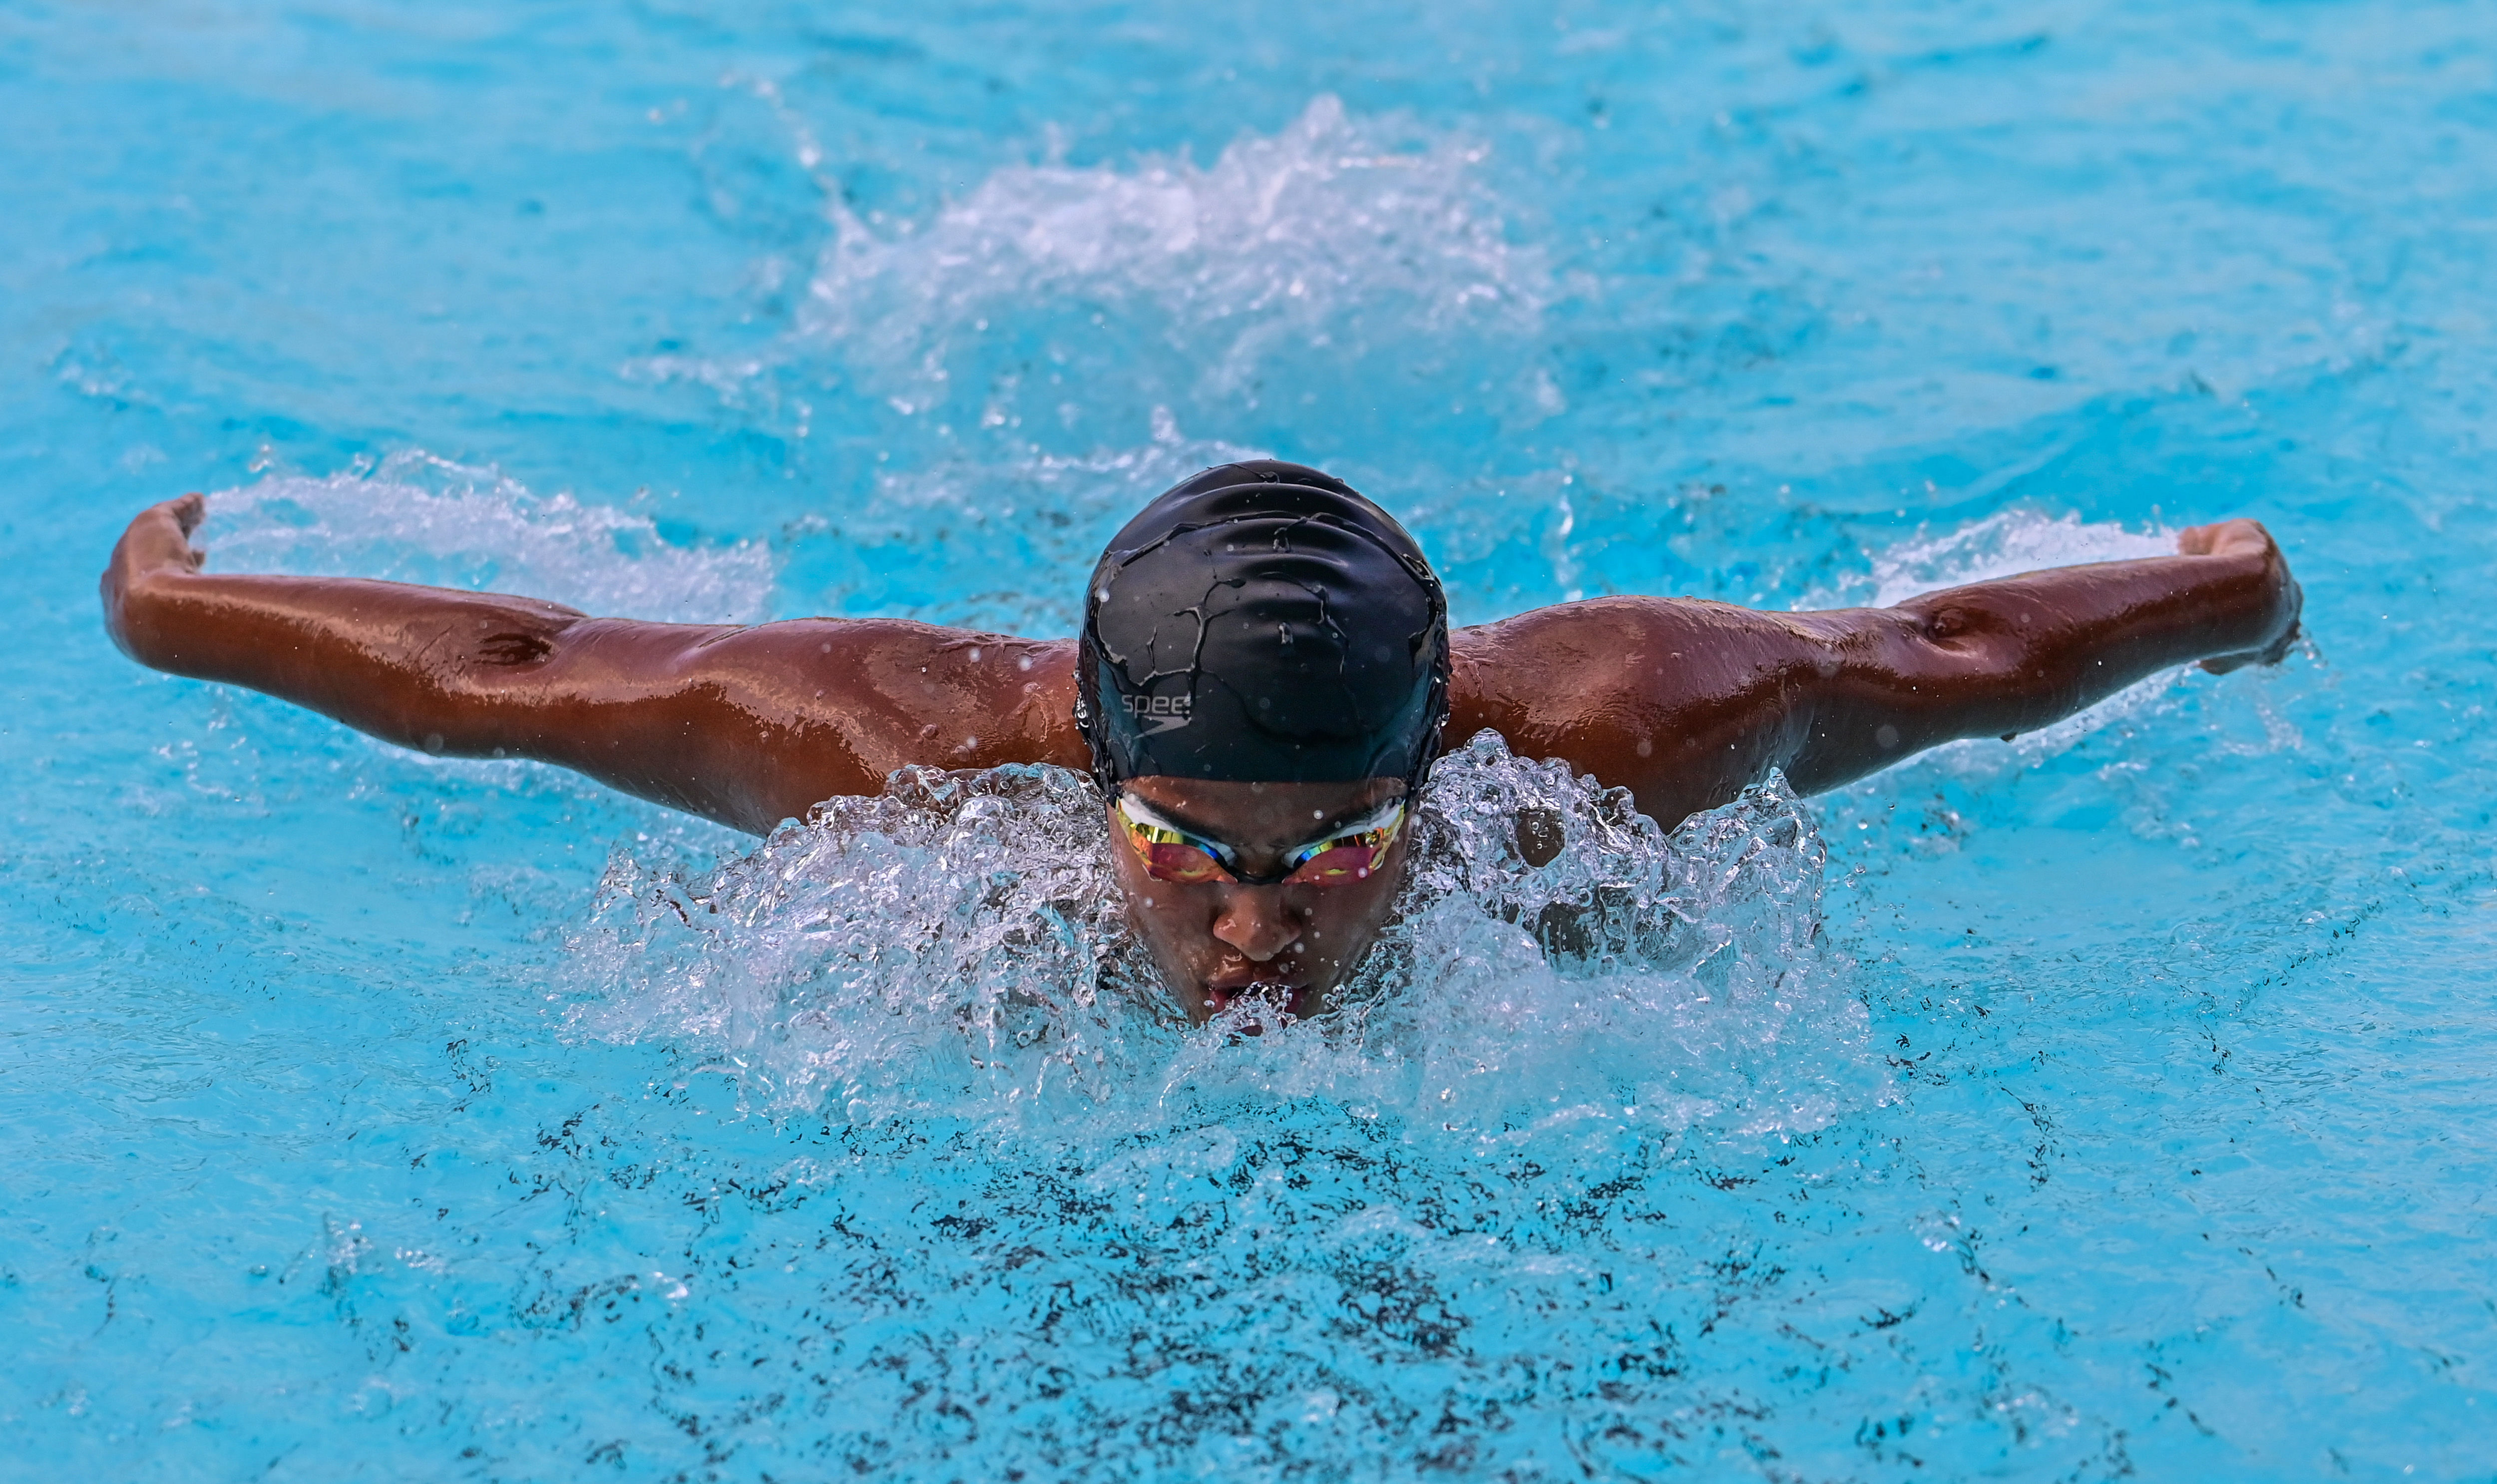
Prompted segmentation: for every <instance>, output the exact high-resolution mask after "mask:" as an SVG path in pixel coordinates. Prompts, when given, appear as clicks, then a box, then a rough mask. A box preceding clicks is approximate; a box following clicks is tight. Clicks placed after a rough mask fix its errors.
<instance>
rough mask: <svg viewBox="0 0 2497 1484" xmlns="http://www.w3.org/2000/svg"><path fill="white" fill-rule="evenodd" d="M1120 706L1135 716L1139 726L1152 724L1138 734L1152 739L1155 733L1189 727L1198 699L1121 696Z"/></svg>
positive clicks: (1188, 696) (1189, 697)
mask: <svg viewBox="0 0 2497 1484" xmlns="http://www.w3.org/2000/svg"><path fill="white" fill-rule="evenodd" d="M1119 704H1120V705H1121V706H1122V707H1124V708H1126V710H1127V713H1128V714H1129V715H1131V716H1134V717H1135V718H1136V721H1137V723H1138V724H1139V725H1143V724H1144V723H1147V722H1150V723H1151V725H1149V726H1145V728H1144V730H1143V731H1142V732H1141V733H1139V734H1137V735H1139V736H1142V737H1151V736H1153V735H1154V733H1155V732H1168V731H1171V730H1172V729H1174V728H1177V727H1184V726H1185V725H1187V719H1188V716H1189V714H1190V713H1191V712H1193V711H1194V710H1195V709H1196V697H1195V696H1194V695H1192V694H1191V695H1185V696H1121V697H1120V698H1119Z"/></svg>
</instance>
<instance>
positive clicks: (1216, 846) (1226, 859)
mask: <svg viewBox="0 0 2497 1484" xmlns="http://www.w3.org/2000/svg"><path fill="white" fill-rule="evenodd" d="M1119 821H1120V823H1121V824H1122V825H1123V826H1125V828H1126V832H1127V840H1128V843H1130V844H1132V845H1134V846H1135V847H1136V858H1137V859H1138V860H1140V861H1142V862H1143V863H1144V867H1145V874H1147V875H1149V876H1151V877H1153V878H1154V880H1156V881H1171V882H1177V883H1179V884H1181V885H1184V886H1204V885H1209V884H1217V883H1219V884H1227V885H1232V886H1350V885H1351V884H1353V883H1354V882H1356V881H1365V880H1368V879H1369V877H1370V873H1371V872H1372V871H1374V870H1376V869H1377V868H1378V867H1379V863H1380V861H1381V860H1382V859H1383V858H1384V857H1385V856H1386V854H1387V847H1388V846H1389V845H1391V844H1394V843H1395V841H1396V836H1397V833H1398V832H1399V831H1401V830H1403V829H1404V828H1405V801H1404V800H1403V799H1401V798H1399V799H1390V800H1389V801H1387V802H1386V803H1385V804H1382V805H1379V806H1378V807H1376V808H1375V809H1372V810H1371V811H1370V812H1369V813H1367V814H1364V815H1362V816H1361V817H1359V818H1357V819H1352V820H1348V821H1346V822H1344V823H1343V824H1341V825H1338V826H1336V827H1335V829H1334V830H1333V831H1331V832H1329V833H1328V834H1327V835H1326V836H1325V837H1322V838H1319V839H1313V840H1312V841H1310V842H1309V843H1308V844H1306V845H1299V846H1295V847H1293V848H1292V849H1290V850H1286V851H1284V852H1283V864H1282V868H1280V869H1279V870H1276V871H1274V872H1272V873H1270V874H1266V875H1250V874H1249V872H1247V871H1245V870H1242V869H1241V868H1240V852H1239V851H1238V850H1237V849H1235V848H1234V847H1232V846H1230V845H1226V844H1224V843H1223V842H1222V841H1220V840H1218V839H1210V838H1208V837H1205V836H1202V835H1199V834H1197V833H1196V832H1195V831H1193V830H1188V829H1185V828H1183V827H1181V826H1180V825H1178V824H1175V823H1173V822H1172V821H1170V820H1168V819H1165V818H1163V817H1162V816H1161V815H1159V814H1157V813H1155V812H1154V810H1153V809H1152V808H1151V807H1150V806H1148V805H1145V804H1144V803H1142V802H1141V801H1139V800H1138V799H1137V798H1136V797H1135V796H1134V795H1133V794H1129V793H1126V792H1123V791H1122V792H1121V793H1120V795H1119Z"/></svg>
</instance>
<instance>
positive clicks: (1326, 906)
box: [1110, 777, 1412, 1025]
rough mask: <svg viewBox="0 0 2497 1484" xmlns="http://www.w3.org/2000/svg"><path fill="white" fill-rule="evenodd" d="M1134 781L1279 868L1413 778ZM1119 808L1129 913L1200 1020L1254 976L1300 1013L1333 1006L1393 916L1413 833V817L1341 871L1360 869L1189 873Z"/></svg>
mask: <svg viewBox="0 0 2497 1484" xmlns="http://www.w3.org/2000/svg"><path fill="white" fill-rule="evenodd" d="M1126 789H1127V792H1128V794H1130V795H1131V796H1133V797H1134V798H1135V799H1137V800H1139V801H1140V802H1142V803H1143V804H1144V805H1147V807H1148V808H1150V809H1151V810H1152V811H1153V812H1154V813H1156V814H1158V815H1160V816H1163V817H1164V818H1166V819H1168V820H1169V821H1170V822H1171V823H1173V824H1175V825H1178V826H1179V827H1181V828H1182V829H1185V830H1186V831H1188V832H1189V833H1191V834H1194V835H1198V836H1204V837H1211V838H1213V839H1217V840H1220V841H1222V842H1223V843H1225V844H1227V845H1229V846H1231V847H1232V848H1233V849H1235V850H1236V851H1238V853H1239V858H1240V859H1239V863H1238V864H1239V866H1240V868H1241V870H1242V872H1243V873H1245V874H1248V875H1251V876H1271V875H1273V874H1275V873H1276V872H1278V871H1279V870H1280V869H1281V868H1282V866H1283V858H1284V855H1285V853H1286V852H1289V851H1292V850H1294V849H1296V848H1298V847H1301V846H1305V845H1308V844H1311V843H1312V842H1313V841H1315V840H1318V839H1320V838H1321V837H1326V836H1327V835H1328V834H1329V833H1330V832H1331V831H1334V830H1337V829H1338V828H1340V827H1342V826H1343V825H1346V824H1352V823H1357V822H1359V821H1360V820H1361V819H1362V817H1363V816H1364V815H1367V814H1369V813H1371V812H1372V811H1373V810H1375V809H1376V808H1378V806H1379V805H1383V804H1386V803H1388V802H1389V801H1391V800H1394V799H1396V798H1398V797H1400V796H1402V795H1403V793H1404V792H1405V785H1404V783H1403V782H1402V781H1401V780H1399V779H1395V778H1369V779H1365V780H1362V781H1360V782H1354V783H1238V782H1230V781H1217V780H1213V779H1206V778H1165V777H1149V778H1131V779H1129V780H1128V782H1127V785H1126ZM1110 809H1111V813H1110V825H1111V829H1110V859H1111V866H1112V868H1113V869H1114V870H1115V871H1117V872H1118V878H1119V887H1120V890H1121V891H1122V892H1124V893H1125V894H1126V899H1127V921H1128V922H1129V923H1130V924H1131V925H1133V927H1134V928H1135V931H1136V935H1137V936H1139V937H1141V938H1143V939H1144V940H1145V944H1146V946H1147V947H1148V948H1150V949H1151V950H1152V951H1153V956H1154V965H1155V966H1156V967H1158V968H1159V969H1160V970H1161V973H1162V980H1163V982H1164V983H1166V984H1168V985H1169V986H1170V988H1171V993H1172V994H1173V995H1177V996H1178V998H1179V1001H1180V1003H1181V1004H1182V1005H1184V1006H1185V1007H1186V1010H1187V1016H1188V1019H1189V1021H1191V1022H1192V1023H1195V1024H1200V1025H1201V1024H1203V1023H1204V1022H1205V1021H1207V1020H1209V1019H1211V1018H1213V1017H1214V1016H1215V1015H1217V1014H1219V1013H1220V1012H1221V1011H1222V1010H1223V1009H1224V1008H1225V1007H1226V1006H1228V1005H1229V1004H1230V1003H1231V1002H1232V1000H1233V999H1235V998H1237V997H1239V996H1240V995H1243V994H1245V993H1249V992H1250V991H1251V990H1252V988H1254V989H1255V993H1257V994H1258V995H1262V996H1264V997H1265V998H1267V999H1269V1000H1270V1001H1272V1002H1274V1003H1275V1004H1276V1005H1277V1006H1278V1007H1279V1008H1280V1009H1282V1010H1284V1011H1286V1012H1288V1013H1289V1014H1291V1015H1294V1016H1301V1017H1306V1016H1312V1015H1315V1014H1317V1013H1319V1012H1320V1011H1322V1010H1325V1009H1327V1008H1328V1005H1329V996H1330V995H1332V993H1333V992H1334V991H1335V989H1336V987H1337V986H1339V985H1341V984H1342V983H1343V980H1344V976H1345V975H1347V974H1349V973H1351V972H1352V970H1353V969H1354V968H1355V967H1356V966H1358V965H1359V964H1360V963H1361V959H1362V956H1363V955H1364V954H1366V953H1368V952H1369V951H1370V945H1371V944H1372V943H1373V942H1375V940H1376V939H1377V937H1378V931H1379V929H1380V928H1381V927H1383V926H1384V925H1385V924H1386V921H1387V914H1388V909H1389V907H1390V906H1391V904H1392V903H1393V902H1394V901H1395V900H1396V889H1397V887H1398V886H1400V885H1401V884H1402V883H1403V882H1404V879H1405V861H1406V844H1407V839H1408V838H1409V837H1410V836H1411V833H1412V831H1411V827H1410V825H1409V823H1408V824H1407V827H1406V828H1404V829H1402V830H1399V831H1398V832H1397V834H1396V837H1395V839H1394V840H1393V841H1392V842H1391V843H1390V844H1389V845H1388V846H1387V847H1386V849H1385V850H1384V851H1382V852H1381V853H1380V854H1379V855H1378V856H1377V858H1376V859H1375V862H1372V863H1371V864H1370V867H1369V869H1368V872H1367V874H1365V875H1358V876H1352V875H1351V873H1350V872H1344V873H1343V875H1345V876H1349V877H1350V879H1341V880H1338V881H1335V882H1332V883H1329V884H1315V883H1305V882H1299V881H1286V882H1283V883H1281V884H1280V885H1275V886H1242V885H1239V884H1237V883H1234V882H1228V881H1202V882H1197V883H1193V884H1191V883H1185V882H1176V881H1168V880H1158V879H1156V878H1155V877H1154V875H1152V874H1151V873H1149V872H1148V870H1147V868H1146V865H1145V861H1144V858H1143V857H1142V856H1140V855H1139V854H1138V853H1137V850H1136V847H1135V845H1134V843H1133V842H1132V839H1131V835H1130V831H1129V829H1128V827H1127V825H1126V822H1125V820H1124V819H1123V818H1122V814H1121V812H1120V809H1119V805H1118V804H1117V802H1116V801H1113V802H1112V804H1111V806H1110ZM1338 858H1339V859H1342V857H1341V856H1339V857H1338ZM1314 859H1317V860H1321V861H1322V860H1324V859H1325V857H1323V856H1321V857H1317V858H1314Z"/></svg>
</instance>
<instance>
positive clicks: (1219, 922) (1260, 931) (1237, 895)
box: [1214, 886, 1301, 963]
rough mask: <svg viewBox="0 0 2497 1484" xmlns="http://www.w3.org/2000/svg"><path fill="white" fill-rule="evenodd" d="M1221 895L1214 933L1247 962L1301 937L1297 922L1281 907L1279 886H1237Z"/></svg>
mask: <svg viewBox="0 0 2497 1484" xmlns="http://www.w3.org/2000/svg"><path fill="white" fill-rule="evenodd" d="M1223 897H1224V900H1223V903H1222V911H1221V914H1220V915H1219V916H1217V917H1216V918H1215V920H1214V935H1215V936H1216V937H1217V938H1220V939H1221V940H1222V941H1224V942H1226V943H1228V944H1230V945H1231V946H1232V947H1234V948H1237V949H1239V950H1240V952H1241V954H1242V955H1243V956H1244V957H1246V958H1247V959H1249V961H1250V962H1251V963H1265V962H1266V961H1267V960H1269V959H1271V958H1273V957H1275V955H1277V954H1279V953H1281V952H1282V951H1283V950H1284V949H1286V948H1289V947H1291V946H1292V945H1293V944H1294V943H1297V942H1299V941H1300V940H1301V924H1300V921H1299V919H1298V918H1296V917H1294V916H1293V915H1292V913H1291V912H1290V911H1289V910H1287V909H1286V908H1285V907H1284V905H1283V893H1282V889H1281V888H1280V887H1272V886H1247V887H1240V888H1237V889H1235V890H1233V891H1229V892H1226V893H1224V894H1223Z"/></svg>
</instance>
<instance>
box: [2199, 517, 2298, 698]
mask: <svg viewBox="0 0 2497 1484" xmlns="http://www.w3.org/2000/svg"><path fill="white" fill-rule="evenodd" d="M2176 552H2177V554H2178V555H2180V556H2218V557H2229V558H2235V559H2237V560H2248V559H2251V560H2254V561H2256V562H2259V563H2260V564H2261V566H2262V569H2263V575H2264V577H2265V579H2266V580H2267V581H2268V582H2269V583H2270V584H2272V585H2273V586H2274V587H2275V589H2276V590H2278V592H2279V593H2280V594H2281V597H2282V599H2283V600H2284V603H2285V606H2286V609H2287V615H2288V616H2287V620H2286V622H2285V623H2284V624H2283V626H2282V628H2281V630H2280V633H2279V636H2278V637H2277V638H2275V639H2273V640H2272V641H2271V642H2270V643H2269V644H2266V645H2264V646H2263V647H2260V648H2257V649H2245V650H2241V651H2239V652H2237V653H2234V654H2214V655H2212V656H2211V657H2210V658H2208V659H2206V660H2203V661H2202V662H2201V664H2202V668H2203V669H2205V670H2207V671H2209V672H2211V673H2212V674H2213V675H2226V674H2228V672H2229V671H2231V670H2235V669H2238V668H2240V667H2242V666H2246V665H2277V664H2279V663H2280V662H2281V659H2282V658H2283V657H2284V656H2286V655H2287V654H2288V653H2289V651H2290V647H2292V645H2294V644H2296V643H2297V637H2298V634H2299V633H2300V630H2299V628H2298V618H2299V616H2300V615H2301V614H2303V613H2304V611H2305V607H2306V594H2305V592H2304V591H2303V590H2301V589H2300V588H2299V587H2298V585H2297V579H2295V578H2293V577H2292V576H2290V574H2289V561H2288V559H2287V558H2286V557H2284V556H2282V555H2281V554H2280V546H2279V544H2278V543H2277V542H2275V541H2273V540H2272V539H2271V532H2269V531H2267V530H2265V529H2263V527H2262V522H2261V521H2247V520H2236V521H2214V522H2212V523H2211V524H2209V525H2195V526H2189V527H2187V528H2186V529H2184V530H2181V531H2178V532H2177V533H2176Z"/></svg>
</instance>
